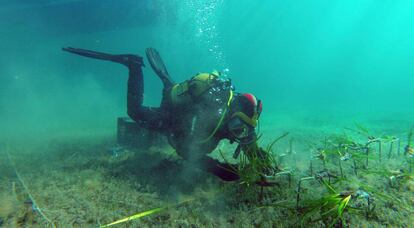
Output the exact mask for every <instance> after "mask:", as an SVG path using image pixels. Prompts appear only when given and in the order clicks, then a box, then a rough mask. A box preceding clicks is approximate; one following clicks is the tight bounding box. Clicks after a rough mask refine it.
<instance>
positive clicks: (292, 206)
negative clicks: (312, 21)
mask: <svg viewBox="0 0 414 228" xmlns="http://www.w3.org/2000/svg"><path fill="white" fill-rule="evenodd" d="M413 131H414V128H413V127H412V128H411V129H409V130H408V132H407V133H405V134H401V135H395V136H394V135H374V134H373V133H371V132H370V131H369V130H368V129H366V128H364V127H363V126H361V125H358V124H357V125H356V126H355V127H352V128H348V129H346V130H344V132H343V133H341V134H334V135H326V136H321V137H320V139H319V140H313V139H312V140H310V139H309V138H308V139H303V138H295V137H294V136H292V135H294V134H288V133H285V134H283V135H281V136H280V137H277V138H276V139H275V140H274V141H273V142H271V143H269V146H268V147H266V148H265V150H264V152H265V153H266V154H265V155H266V156H265V159H263V155H260V156H258V155H257V153H249V155H246V154H243V153H242V154H235V155H233V156H232V154H229V153H228V152H227V150H226V147H221V148H220V150H218V153H217V154H216V155H215V156H216V157H218V158H220V159H222V160H224V161H227V162H229V163H233V164H236V163H237V164H238V165H237V166H236V165H235V166H234V169H233V170H232V171H233V172H236V173H238V174H239V175H240V176H241V180H240V181H239V182H234V183H225V182H221V181H219V180H217V178H215V177H212V176H210V175H209V174H206V173H204V172H202V171H200V170H198V169H197V168H196V167H194V165H192V164H189V163H188V162H186V161H183V160H182V159H181V158H179V157H178V156H177V155H175V153H174V151H172V149H170V148H168V147H166V146H165V147H164V146H154V147H151V148H150V149H149V150H146V151H142V150H138V149H128V148H122V147H117V146H114V145H116V143H115V142H114V141H113V140H112V139H110V138H99V139H93V140H91V139H77V140H70V141H62V140H58V141H50V142H49V143H46V144H43V145H40V146H39V145H38V146H31V147H29V146H22V145H20V146H19V145H8V144H6V143H4V144H2V145H1V157H2V158H3V159H1V160H0V173H1V176H0V203H1V207H0V226H4V227H19V226H25V227H109V226H113V227H155V226H156V227H229V226H234V227H271V226H278V227H309V226H312V227H355V226H359V227H377V226H391V227H409V226H410V225H412V224H414V219H413V214H414V207H413V206H414V147H413V140H414V136H413ZM259 140H261V139H259ZM260 144H263V143H262V142H260ZM298 148H300V149H298ZM299 150H300V151H299ZM271 167H273V168H272V173H271V175H269V172H268V171H269V169H270V168H271ZM265 177H266V182H265ZM261 178H263V179H261ZM264 183H266V184H264Z"/></svg>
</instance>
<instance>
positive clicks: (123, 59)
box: [62, 47, 144, 67]
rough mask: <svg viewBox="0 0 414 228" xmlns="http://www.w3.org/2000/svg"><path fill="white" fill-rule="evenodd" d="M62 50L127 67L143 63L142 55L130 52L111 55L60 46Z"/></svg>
mask: <svg viewBox="0 0 414 228" xmlns="http://www.w3.org/2000/svg"><path fill="white" fill-rule="evenodd" d="M62 50H63V51H67V52H70V53H73V54H77V55H81V56H85V57H88V58H93V59H101V60H107V61H112V62H116V63H120V64H123V65H125V66H127V67H130V66H133V65H137V64H138V65H139V66H143V65H144V63H143V61H142V57H141V56H138V55H131V54H125V55H112V54H107V53H102V52H96V51H90V50H86V49H80V48H72V47H66V48H62Z"/></svg>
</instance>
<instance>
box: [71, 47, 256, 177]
mask: <svg viewBox="0 0 414 228" xmlns="http://www.w3.org/2000/svg"><path fill="white" fill-rule="evenodd" d="M63 50H64V51H68V52H71V53H75V54H78V55H81V56H85V57H90V58H95V59H102V60H107V61H112V62H117V63H121V64H123V65H125V66H126V67H128V70H129V77H128V91H127V112H128V115H129V116H130V117H131V119H133V120H134V121H136V122H137V123H138V124H139V125H140V126H141V127H143V128H146V129H149V130H152V131H158V132H160V133H162V134H164V135H166V136H167V138H168V140H169V143H170V144H171V146H172V147H173V148H174V149H175V150H176V151H177V153H178V154H179V155H180V156H181V157H183V158H184V159H186V160H188V161H190V162H194V163H196V164H197V165H198V166H199V167H200V168H202V169H203V170H206V171H208V172H210V173H213V174H214V175H216V176H218V177H220V178H221V179H223V180H227V181H233V180H238V179H239V176H238V175H237V174H236V173H235V172H234V171H233V170H234V166H230V165H229V164H226V163H221V162H219V161H218V160H215V159H212V158H210V157H209V156H207V154H208V153H210V152H212V151H213V150H214V149H215V148H216V147H217V145H218V143H219V142H220V140H222V139H226V138H227V139H229V140H230V141H231V142H234V139H232V137H231V135H230V134H229V132H228V131H227V128H226V124H221V125H219V126H220V127H219V128H218V129H216V127H217V126H218V124H219V123H220V122H222V123H226V121H227V120H228V119H229V118H230V115H229V114H226V113H227V112H226V111H227V110H226V108H229V107H228V104H227V103H228V101H229V100H230V99H229V92H230V90H231V87H230V86H229V85H228V84H223V83H217V84H214V86H212V87H210V88H209V89H208V90H207V91H205V92H204V93H203V94H201V95H200V96H197V97H196V99H193V100H192V101H191V102H188V103H185V104H181V105H174V104H173V102H171V96H170V94H171V90H172V88H173V86H174V85H175V83H174V82H172V80H171V79H169V78H168V77H162V76H160V74H158V76H160V79H161V80H162V82H163V85H164V88H163V98H162V102H161V105H160V107H148V106H144V105H143V101H144V96H143V95H144V79H143V73H142V67H143V65H144V64H143V60H142V58H141V57H140V56H136V55H129V54H127V55H112V54H106V53H101V52H95V51H90V50H85V49H78V48H70V47H69V48H63ZM150 63H151V62H150ZM237 96H239V95H238V94H235V96H234V97H235V98H237ZM230 98H231V97H230ZM233 100H237V99H233ZM233 103H234V104H235V105H234V107H230V108H229V109H232V110H233V111H238V109H239V106H240V105H238V104H237V102H232V104H233ZM222 117H224V118H223V121H220V120H221V118H222ZM253 132H254V129H253ZM252 137H253V139H255V137H256V136H255V134H254V135H252ZM252 147H255V148H258V146H257V144H256V141H250V142H249V143H246V144H242V145H241V146H240V148H241V149H242V150H243V151H244V152H246V151H249V148H252ZM248 156H249V155H248Z"/></svg>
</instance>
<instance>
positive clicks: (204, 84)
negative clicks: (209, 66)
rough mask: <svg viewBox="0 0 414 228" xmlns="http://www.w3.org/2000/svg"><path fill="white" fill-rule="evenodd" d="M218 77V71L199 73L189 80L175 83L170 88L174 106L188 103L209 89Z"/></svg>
mask: <svg viewBox="0 0 414 228" xmlns="http://www.w3.org/2000/svg"><path fill="white" fill-rule="evenodd" d="M218 77H220V74H219V72H217V71H213V72H212V73H199V74H197V75H195V76H194V77H192V78H191V79H190V80H187V81H184V82H182V83H179V84H176V85H174V86H173V88H172V89H171V94H170V95H171V102H172V104H173V105H174V106H176V105H180V104H186V103H190V102H191V101H193V100H194V99H196V98H197V97H199V96H200V95H202V94H203V93H204V92H205V91H207V90H208V89H210V88H211V87H212V86H213V85H214V84H215V83H216V82H217V79H218Z"/></svg>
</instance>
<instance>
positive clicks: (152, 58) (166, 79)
mask: <svg viewBox="0 0 414 228" xmlns="http://www.w3.org/2000/svg"><path fill="white" fill-rule="evenodd" d="M145 53H146V54H147V58H148V61H149V63H150V65H151V67H152V69H153V70H154V72H155V73H156V74H157V75H158V77H160V79H161V81H162V83H163V84H164V88H169V87H171V86H173V85H174V84H175V83H174V81H173V80H172V79H171V77H170V75H169V74H168V71H167V68H166V67H165V64H164V62H163V61H162V59H161V56H160V54H159V53H158V51H157V50H156V49H155V48H147V49H146V50H145Z"/></svg>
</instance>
